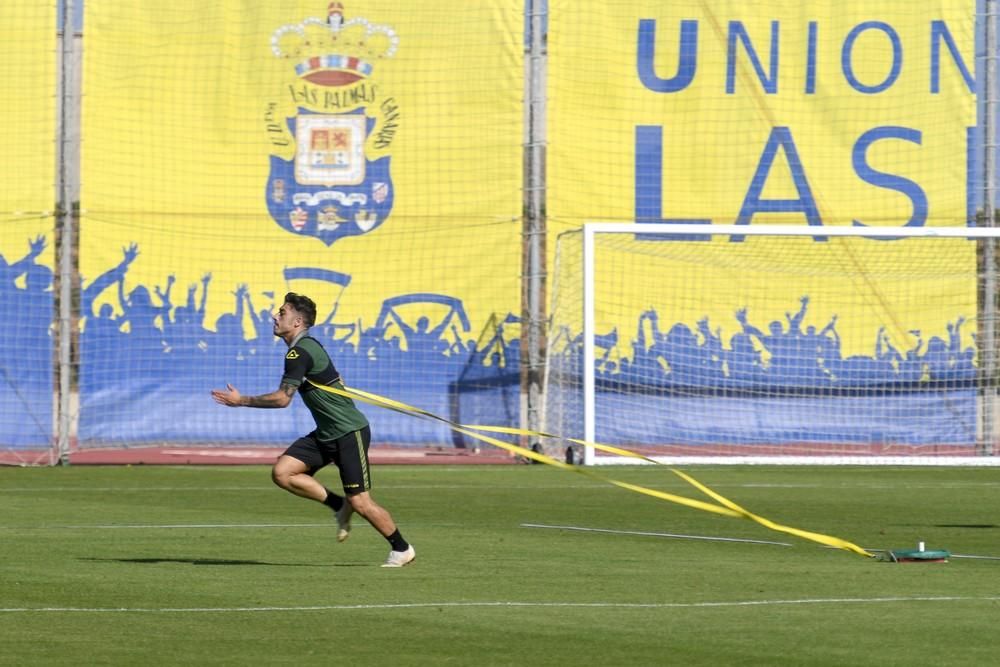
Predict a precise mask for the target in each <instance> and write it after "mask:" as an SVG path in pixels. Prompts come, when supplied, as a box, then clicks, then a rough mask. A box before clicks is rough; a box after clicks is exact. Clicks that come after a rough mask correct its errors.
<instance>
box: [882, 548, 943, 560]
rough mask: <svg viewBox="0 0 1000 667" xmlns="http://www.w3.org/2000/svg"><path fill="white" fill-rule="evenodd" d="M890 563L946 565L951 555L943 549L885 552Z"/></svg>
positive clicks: (893, 550)
mask: <svg viewBox="0 0 1000 667" xmlns="http://www.w3.org/2000/svg"><path fill="white" fill-rule="evenodd" d="M886 556H887V558H886V560H887V561H889V562H892V563H947V562H948V558H949V557H950V556H951V553H950V552H948V551H945V550H944V549H925V550H923V551H921V550H919V549H892V550H890V551H887V552H886Z"/></svg>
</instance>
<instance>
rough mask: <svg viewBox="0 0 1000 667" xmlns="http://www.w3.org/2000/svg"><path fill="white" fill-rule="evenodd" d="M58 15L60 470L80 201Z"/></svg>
mask: <svg viewBox="0 0 1000 667" xmlns="http://www.w3.org/2000/svg"><path fill="white" fill-rule="evenodd" d="M59 1H60V11H61V12H62V25H61V26H60V28H61V29H60V32H59V39H60V51H59V52H60V61H59V72H58V85H59V94H58V96H57V105H58V113H57V118H58V122H59V127H58V140H57V149H56V159H57V161H58V162H57V165H56V179H57V182H56V193H55V196H56V201H57V202H58V205H57V206H56V226H57V229H58V230H59V236H60V242H59V246H58V249H57V252H58V256H59V268H58V271H59V295H58V302H59V314H58V321H59V327H58V332H59V359H58V373H57V375H58V378H59V404H58V411H57V415H58V418H57V422H56V425H55V428H56V433H55V436H56V437H55V447H56V451H55V456H56V458H57V460H58V462H59V463H60V464H62V465H67V464H69V450H70V438H71V435H72V433H73V430H74V429H73V424H74V419H73V400H72V398H73V391H74V386H73V385H74V383H73V358H72V355H73V338H74V330H75V325H76V317H75V316H74V315H75V310H76V307H75V298H74V295H75V289H74V286H75V282H76V270H75V265H76V263H75V258H74V246H75V241H74V238H75V231H76V230H75V225H76V202H77V201H78V200H79V155H80V153H79V136H80V125H79V119H80V113H79V101H80V95H79V90H78V86H79V76H78V74H77V73H78V71H79V57H80V52H79V49H77V48H76V44H77V37H76V29H75V26H74V17H75V13H76V7H75V4H74V0H59Z"/></svg>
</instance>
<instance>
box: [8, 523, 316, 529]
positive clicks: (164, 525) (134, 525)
mask: <svg viewBox="0 0 1000 667" xmlns="http://www.w3.org/2000/svg"><path fill="white" fill-rule="evenodd" d="M333 525H335V524H334V523H333V521H327V522H326V523H108V524H81V525H75V526H0V530H94V529H100V530H114V529H121V528H139V529H146V530H155V529H161V528H162V529H177V528H180V529H192V530H197V529H202V528H211V529H213V530H214V529H216V528H330V527H331V526H333Z"/></svg>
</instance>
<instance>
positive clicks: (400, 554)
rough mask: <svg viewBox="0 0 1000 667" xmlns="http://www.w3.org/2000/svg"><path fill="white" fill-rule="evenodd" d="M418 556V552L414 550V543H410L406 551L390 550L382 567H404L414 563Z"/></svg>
mask: <svg viewBox="0 0 1000 667" xmlns="http://www.w3.org/2000/svg"><path fill="white" fill-rule="evenodd" d="M416 557H417V552H416V551H414V550H413V545H410V546H409V547H408V548H407V549H406V551H390V552H389V557H388V558H386V559H385V562H384V563H382V567H403V566H404V565H408V564H410V563H412V562H413V559H414V558H416Z"/></svg>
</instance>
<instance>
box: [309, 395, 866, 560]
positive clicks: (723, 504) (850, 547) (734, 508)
mask: <svg viewBox="0 0 1000 667" xmlns="http://www.w3.org/2000/svg"><path fill="white" fill-rule="evenodd" d="M306 382H309V384H311V385H313V386H314V387H317V388H318V389H322V390H323V391H326V392H329V393H331V394H337V395H339V396H343V397H345V398H350V399H356V400H359V401H362V402H363V403H368V404H370V405H374V406H376V407H380V408H386V409H389V410H393V411H395V412H400V413H403V414H408V415H411V416H416V417H423V418H426V419H431V420H434V421H438V422H441V423H443V424H446V425H448V427H449V428H451V429H452V430H454V431H456V432H457V433H461V434H463V435H467V436H469V437H470V438H474V439H476V440H480V441H482V442H485V443H487V444H490V445H493V446H495V447H499V448H500V449H503V450H506V451H508V452H511V453H514V454H517V455H519V456H523V457H525V458H528V459H531V460H533V461H538V462H539V463H545V464H547V465H550V466H553V467H556V468H559V469H561V470H569V471H572V472H575V473H578V474H581V475H585V476H587V477H591V478H593V479H597V480H600V481H602V482H607V483H609V484H613V485H615V486H617V487H620V488H623V489H627V490H629V491H634V492H635V493H641V494H644V495H647V496H652V497H653V498H659V499H660V500H666V501H669V502H672V503H676V504H679V505H685V506H687V507H691V508H693V509H698V510H702V511H704V512H712V513H714V514H721V515H723V516H729V517H733V518H742V519H748V520H750V521H754V522H756V523H758V524H760V525H762V526H764V527H766V528H769V529H771V530H775V531H779V532H783V533H788V534H789V535H795V536H797V537H801V538H803V539H806V540H811V541H813V542H818V543H820V544H825V545H827V546H831V547H835V548H837V549H845V550H847V551H852V552H854V553H856V554H859V555H862V556H867V557H869V558H874V557H875V555H874V554H871V553H869V552H867V551H865V550H864V549H862V548H861V547H859V546H857V545H856V544H854V543H852V542H848V541H847V540H842V539H840V538H837V537H831V536H829V535H823V534H821V533H814V532H811V531H807V530H800V529H798V528H791V527H789V526H783V525H781V524H778V523H775V522H773V521H771V520H770V519H766V518H764V517H761V516H758V515H756V514H753V513H752V512H749V511H747V510H745V509H743V508H742V507H740V506H739V505H737V504H736V503H734V502H733V501H731V500H729V499H728V498H725V497H724V496H722V495H721V494H719V493H716V492H715V491H713V490H712V489H710V488H708V487H707V486H705V485H704V484H702V483H701V482H699V481H698V480H696V479H694V478H693V477H691V476H690V475H688V474H686V473H684V472H681V471H680V470H676V469H674V468H670V471H671V472H673V473H674V474H675V475H677V476H678V477H680V478H681V479H683V480H684V481H686V482H687V483H689V484H691V485H692V486H694V487H695V488H696V489H698V490H700V491H701V492H702V493H704V494H705V495H707V496H709V497H710V498H712V499H713V500H715V501H716V502H717V503H719V504H718V505H713V504H710V503H706V502H703V501H700V500H695V499H693V498H685V497H684V496H677V495H674V494H672V493H665V492H663V491H657V490H655V489H650V488H647V487H644V486H639V485H637V484H630V483H628V482H622V481H619V480H616V479H612V478H610V477H606V476H604V475H600V474H598V473H596V472H593V471H592V470H590V469H589V468H585V467H579V466H573V465H569V464H567V463H564V462H562V461H559V460H557V459H554V458H552V457H551V456H547V455H545V454H542V453H540V452H536V451H533V450H531V449H527V448H525V447H520V446H518V445H512V444H510V443H509V442H504V441H502V440H498V439H497V438H493V437H491V436H487V435H483V434H482V433H480V432H479V431H489V432H493V433H506V434H509V435H523V436H528V437H542V438H552V439H558V440H565V441H567V442H573V443H575V444H579V445H583V446H586V447H593V448H594V449H599V450H601V451H605V452H609V453H612V454H618V455H619V456H626V457H629V458H635V459H641V460H643V461H648V462H650V463H654V464H656V465H662V464H661V463H660V462H659V461H656V460H655V459H651V458H649V457H647V456H643V455H642V454H638V453H636V452H631V451H629V450H627V449H622V448H620V447H613V446H611V445H603V444H600V443H596V442H588V441H586V440H579V439H576V438H565V437H562V436H558V435H553V434H550V433H542V432H539V431H530V430H527V429H520V428H512V427H508V426H479V425H468V424H459V423H456V422H453V421H451V420H449V419H445V418H444V417H440V416H438V415H436V414H434V413H432V412H428V411H427V410H423V409H421V408H418V407H414V406H412V405H407V404H406V403H401V402H399V401H395V400H393V399H391V398H386V397H384V396H379V395H378V394H371V393H369V392H366V391H362V390H360V389H352V388H347V387H345V389H339V388H337V387H330V386H327V385H320V384H316V383H315V382H312V381H311V380H308V379H307V380H306Z"/></svg>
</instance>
